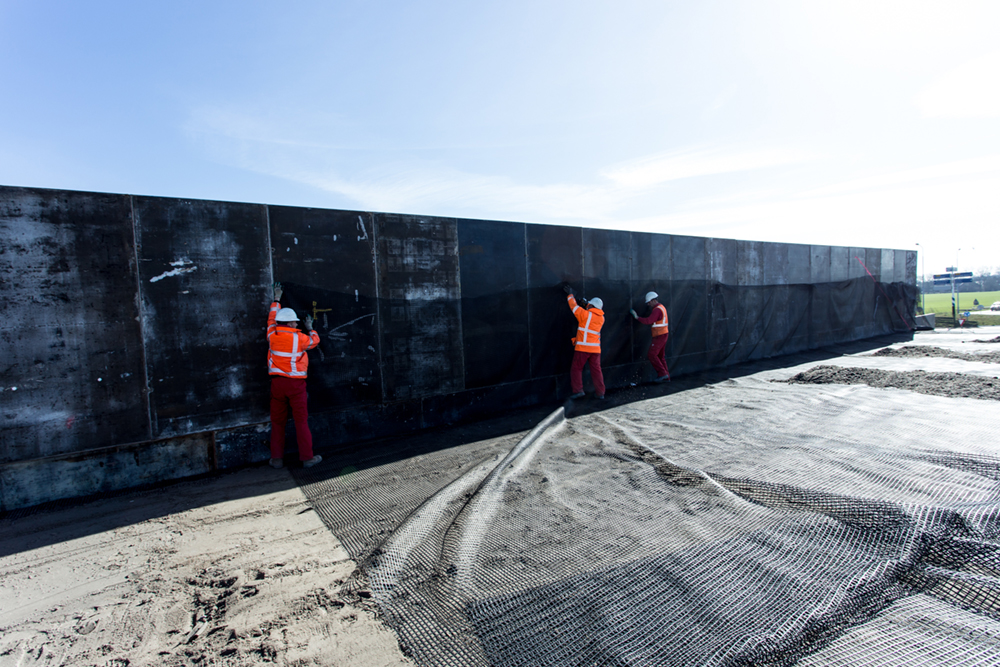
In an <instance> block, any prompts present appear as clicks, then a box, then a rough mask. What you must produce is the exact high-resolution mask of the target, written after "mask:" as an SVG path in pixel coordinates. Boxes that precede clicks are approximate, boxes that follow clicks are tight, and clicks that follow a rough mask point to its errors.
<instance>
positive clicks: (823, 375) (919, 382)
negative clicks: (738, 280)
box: [775, 366, 1000, 401]
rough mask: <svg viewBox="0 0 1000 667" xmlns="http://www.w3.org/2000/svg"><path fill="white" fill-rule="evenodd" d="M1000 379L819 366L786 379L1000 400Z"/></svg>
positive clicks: (794, 382)
mask: <svg viewBox="0 0 1000 667" xmlns="http://www.w3.org/2000/svg"><path fill="white" fill-rule="evenodd" d="M998 380H1000V379H998V378H991V377H980V376H976V375H965V374H963V373H927V372H926V371H905V372H900V371H886V370H881V369H878V368H843V367H840V366H816V367H815V368H810V369H809V370H807V371H804V372H802V373H799V374H798V375H795V376H793V377H791V378H789V379H787V380H775V382H789V383H793V384H866V385H868V386H870V387H878V388H893V389H907V390H909V391H915V392H918V393H921V394H930V395H932V396H951V397H963V398H978V399H982V400H991V401H1000V381H998Z"/></svg>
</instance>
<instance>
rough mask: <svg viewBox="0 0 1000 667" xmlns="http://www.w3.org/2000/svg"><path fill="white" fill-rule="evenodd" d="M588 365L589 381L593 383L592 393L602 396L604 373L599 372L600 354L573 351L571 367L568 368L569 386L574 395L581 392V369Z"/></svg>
mask: <svg viewBox="0 0 1000 667" xmlns="http://www.w3.org/2000/svg"><path fill="white" fill-rule="evenodd" d="M588 363H589V364H590V379H591V380H593V381H594V391H596V392H597V395H598V396H604V373H603V372H601V353H600V352H581V351H580V350H574V351H573V365H572V366H570V367H569V386H570V389H572V390H573V393H574V394H579V393H580V392H581V391H583V367H584V365H585V364H588Z"/></svg>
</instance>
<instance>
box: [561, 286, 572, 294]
mask: <svg viewBox="0 0 1000 667" xmlns="http://www.w3.org/2000/svg"><path fill="white" fill-rule="evenodd" d="M563 292H566V294H572V293H573V288H572V287H570V286H569V285H566V286H565V287H563Z"/></svg>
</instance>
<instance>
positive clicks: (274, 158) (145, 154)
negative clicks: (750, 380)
mask: <svg viewBox="0 0 1000 667" xmlns="http://www.w3.org/2000/svg"><path fill="white" fill-rule="evenodd" d="M997 35H1000V2H995V1H992V0H991V1H988V2H962V1H961V0H948V1H947V2H945V1H943V0H942V1H940V2H921V1H919V0H906V1H895V0H881V1H877V0H864V1H857V2H855V1H853V0H837V1H836V2H819V1H817V2H799V1H792V0H788V1H769V0H754V1H747V2H739V1H732V0H730V1H712V0H708V1H706V0H699V1H697V2H683V3H681V2H667V1H665V0H658V1H656V2H640V1H631V0H618V1H617V2H614V3H612V2H590V1H588V0H574V1H573V2H562V1H557V2H544V1H542V0H534V1H532V2H526V1H521V0H505V1H504V2H489V1H486V0H481V1H478V2H440V1H439V2H422V1H419V0H416V1H413V0H411V1H408V2H395V1H392V2H389V1H377V0H372V1H367V2H336V1H329V0H327V1H324V2H312V1H302V2H294V1H291V0H289V1H286V2H280V3H279V2H253V1H252V0H242V1H241V2H221V1H220V2H209V1H205V0H202V1H200V2H187V1H183V0H172V1H170V2H161V1H155V0H151V1H144V2H135V1H134V0H133V1H131V2H106V1H105V2H102V1H100V0H95V1H92V2H86V3H82V2H69V1H67V2H50V1H48V0H30V1H22V0H0V62H2V67H0V86H2V90H3V91H4V92H3V98H4V99H3V103H2V104H0V184H4V185H24V186H36V187H48V188H65V189H74V190H94V191H104V192H123V193H131V194H146V195H161V196H172V197H190V198H203V199H218V200H231V201H250V202H262V203H270V204H288V205H297V206H315V207H325V208H346V209H362V210H370V211H391V212H402V213H417V214H426V215H441V216H458V217H467V218H483V219H494V220H515V221H522V222H543V223H554V224H568V225H584V226H596V227H605V228H618V229H633V230H642V231H656V232H665V233H677V234H691V235H697V236H713V237H722V238H740V239H752V240H763V241H788V242H797V243H817V244H834V245H853V246H867V247H892V248H907V249H918V248H917V246H916V245H915V244H916V243H920V244H921V247H923V248H926V254H925V257H924V263H925V266H926V272H927V273H928V274H930V273H934V272H939V271H941V270H943V269H944V267H945V266H946V265H951V264H954V263H955V262H956V261H957V262H958V264H959V266H960V268H963V269H976V270H979V269H981V268H986V267H993V268H997V269H1000V129H998V128H1000V39H998V38H997Z"/></svg>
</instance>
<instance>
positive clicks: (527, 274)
mask: <svg viewBox="0 0 1000 667" xmlns="http://www.w3.org/2000/svg"><path fill="white" fill-rule="evenodd" d="M524 291H525V295H526V298H525V300H524V307H525V310H526V311H527V312H526V315H525V320H526V321H527V323H528V376H529V377H530V376H531V371H532V368H531V360H532V359H534V358H535V357H534V356H533V355H532V344H531V340H532V338H534V336H532V335H531V331H532V329H531V296H530V295H531V258H530V257H529V253H528V225H526V224H525V225H524Z"/></svg>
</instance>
